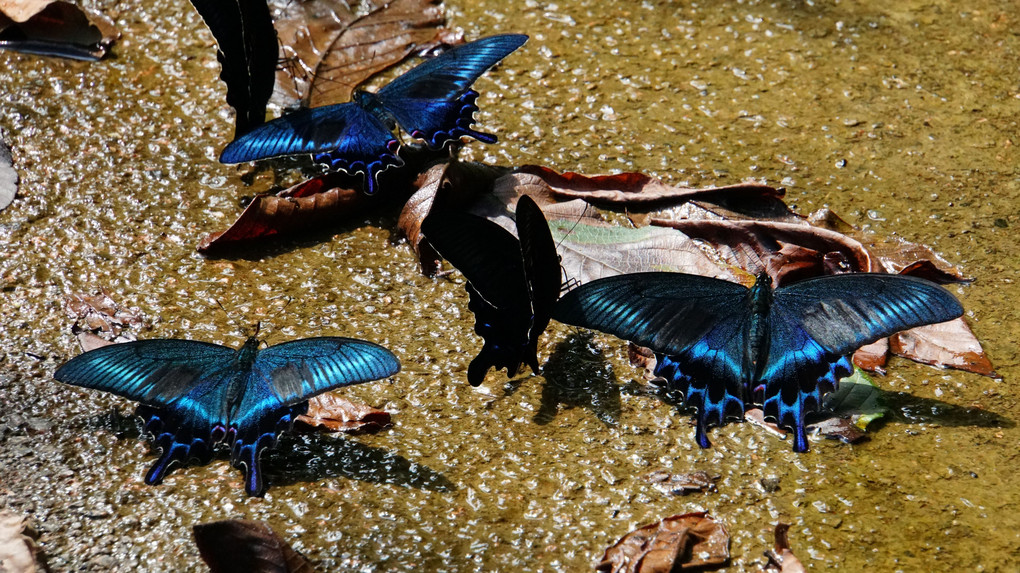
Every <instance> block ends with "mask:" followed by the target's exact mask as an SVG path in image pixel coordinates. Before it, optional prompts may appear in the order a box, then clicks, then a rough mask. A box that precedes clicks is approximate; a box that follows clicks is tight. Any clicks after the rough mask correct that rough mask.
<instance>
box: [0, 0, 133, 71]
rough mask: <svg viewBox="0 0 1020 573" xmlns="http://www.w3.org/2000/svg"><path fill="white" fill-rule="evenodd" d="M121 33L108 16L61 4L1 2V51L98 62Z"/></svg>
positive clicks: (34, 0)
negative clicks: (8, 50)
mask: <svg viewBox="0 0 1020 573" xmlns="http://www.w3.org/2000/svg"><path fill="white" fill-rule="evenodd" d="M119 37H120V32H119V31H118V30H117V28H116V26H115V25H114V22H113V20H111V19H110V18H109V17H108V16H106V15H104V14H102V13H100V12H98V11H95V10H92V9H90V8H83V7H81V6H78V5H76V4H74V3H72V2H64V1H61V0H46V1H44V2H40V1H37V0H27V1H24V2H20V1H13V2H12V1H11V0H0V48H7V49H11V50H17V51H20V52H25V53H29V54H40V55H46V56H61V57H65V58H72V59H78V60H98V59H100V58H102V57H103V56H105V55H106V52H107V50H108V49H109V48H110V45H112V44H113V42H115V41H116V40H117V38H119Z"/></svg>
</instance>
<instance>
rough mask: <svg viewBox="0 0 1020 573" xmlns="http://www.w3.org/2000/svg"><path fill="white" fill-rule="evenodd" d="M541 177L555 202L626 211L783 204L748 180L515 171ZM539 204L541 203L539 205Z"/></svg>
mask: <svg viewBox="0 0 1020 573" xmlns="http://www.w3.org/2000/svg"><path fill="white" fill-rule="evenodd" d="M517 171H518V172H519V173H526V174H531V175H535V176H537V177H540V178H541V179H542V180H544V181H545V182H546V184H548V185H549V188H550V190H551V191H552V194H553V196H554V197H556V199H557V200H569V199H584V200H585V201H589V202H591V203H597V204H600V205H607V206H609V205H625V206H626V207H627V208H630V209H635V208H641V206H642V205H645V206H647V207H646V208H651V207H653V206H656V205H661V204H663V203H683V202H686V201H696V200H707V201H711V200H712V199H713V198H715V197H728V198H729V199H730V200H732V201H736V202H742V203H745V204H749V203H752V202H758V201H767V202H771V203H775V202H778V203H779V204H780V205H781V206H782V209H783V210H784V211H786V210H787V209H786V205H784V204H782V197H783V191H782V190H780V189H776V188H774V187H771V186H769V185H765V184H763V183H757V182H754V181H749V182H745V183H738V184H736V185H727V186H724V187H706V188H702V189H694V188H691V187H674V186H672V185H667V184H665V183H663V182H662V181H661V180H659V179H656V178H654V177H649V176H648V175H645V174H643V173H620V174H618V175H593V176H588V175H581V174H579V173H572V172H569V171H568V172H564V173H558V172H556V171H553V170H552V169H549V168H547V167H541V166H538V165H525V166H523V167H521V168H520V169H518V170H517ZM540 204H541V203H540Z"/></svg>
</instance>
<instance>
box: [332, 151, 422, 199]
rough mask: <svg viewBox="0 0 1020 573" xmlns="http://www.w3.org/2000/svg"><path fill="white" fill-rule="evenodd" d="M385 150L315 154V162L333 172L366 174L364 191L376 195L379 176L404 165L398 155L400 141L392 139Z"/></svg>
mask: <svg viewBox="0 0 1020 573" xmlns="http://www.w3.org/2000/svg"><path fill="white" fill-rule="evenodd" d="M383 148H384V151H373V150H372V149H365V150H362V151H361V152H360V153H353V152H352V151H350V150H334V151H326V152H323V153H316V154H314V155H313V160H314V161H315V162H316V163H318V164H320V165H324V166H325V167H327V168H329V169H330V170H332V171H343V172H344V173H347V174H350V175H354V174H356V173H364V174H365V188H364V191H365V193H366V194H368V195H374V194H375V192H376V191H377V190H378V189H379V179H378V178H379V174H380V173H382V172H383V171H386V170H387V169H389V168H390V167H401V166H403V165H404V160H403V159H401V158H400V156H399V155H398V152H399V151H400V142H399V141H397V140H396V139H390V140H388V141H387V142H386V143H385V144H384V145H383ZM373 153H375V155H373Z"/></svg>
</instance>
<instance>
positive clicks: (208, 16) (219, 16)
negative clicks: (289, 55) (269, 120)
mask: <svg viewBox="0 0 1020 573" xmlns="http://www.w3.org/2000/svg"><path fill="white" fill-rule="evenodd" d="M191 3H192V5H194V6H195V9H196V10H198V13H199V14H201V15H202V19H203V20H205V24H206V25H207V26H209V31H211V32H212V35H213V37H214V38H216V44H217V46H218V49H217V50H216V59H217V60H219V62H220V79H222V80H223V82H224V83H225V84H227V103H228V104H230V106H231V107H233V108H234V110H235V112H236V121H235V126H236V127H235V130H234V138H237V137H240V136H241V135H244V134H245V133H247V132H249V131H251V130H252V129H253V128H255V127H256V126H259V125H262V124H263V123H265V121H266V104H267V103H268V102H269V98H270V97H271V96H272V95H273V86H274V85H275V84H276V62H277V61H278V60H279V44H278V42H277V38H276V28H274V27H273V17H272V16H271V15H270V14H269V5H268V4H267V3H266V1H265V0H238V1H235V2H223V1H221V0H191Z"/></svg>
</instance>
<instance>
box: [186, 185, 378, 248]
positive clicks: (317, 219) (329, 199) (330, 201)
mask: <svg viewBox="0 0 1020 573" xmlns="http://www.w3.org/2000/svg"><path fill="white" fill-rule="evenodd" d="M345 177H346V176H345V175H342V174H328V175H324V176H322V177H316V178H315V179H310V180H308V181H305V182H304V183H300V184H298V185H295V186H294V187H291V188H290V189H286V190H284V191H281V192H280V193H278V194H276V195H259V196H257V197H255V199H253V200H252V202H251V203H250V204H249V205H248V207H247V208H245V210H244V211H243V212H242V213H241V215H240V216H239V217H238V218H237V220H236V221H234V223H233V224H232V225H231V226H230V228H228V229H227V230H226V231H222V232H219V233H211V234H209V235H208V236H206V237H205V238H204V239H202V242H201V243H200V244H199V246H198V250H199V252H202V253H212V252H214V251H218V250H221V249H226V248H230V247H234V246H237V245H240V244H244V243H248V242H251V241H255V240H259V239H266V238H269V237H274V236H277V235H280V234H285V233H292V232H296V231H307V230H309V229H315V228H316V227H319V228H321V227H323V226H325V225H330V224H336V223H337V222H339V221H342V220H343V219H344V218H345V217H350V216H352V215H354V214H356V213H358V212H359V209H361V208H362V207H363V206H364V204H365V203H366V199H367V196H366V195H365V194H364V193H362V192H361V191H358V190H355V189H348V188H338V187H334V186H333V185H334V184H335V182H337V181H342V180H344V178H345Z"/></svg>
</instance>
